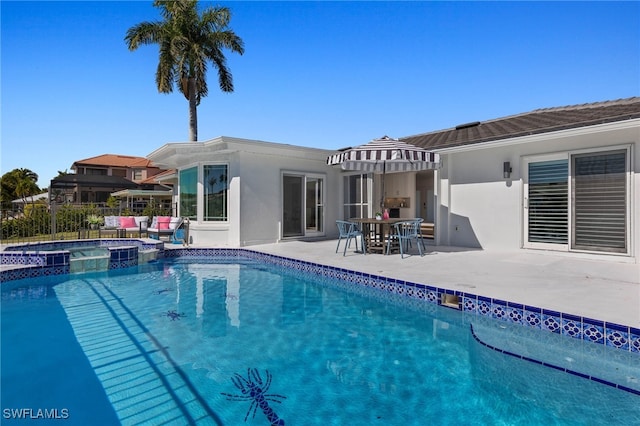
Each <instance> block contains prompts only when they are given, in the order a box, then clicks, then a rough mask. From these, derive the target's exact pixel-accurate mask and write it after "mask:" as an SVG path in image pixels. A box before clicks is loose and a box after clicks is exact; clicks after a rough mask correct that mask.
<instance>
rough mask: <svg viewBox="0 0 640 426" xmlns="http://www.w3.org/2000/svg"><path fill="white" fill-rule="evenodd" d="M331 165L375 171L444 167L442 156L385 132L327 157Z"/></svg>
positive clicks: (404, 170) (387, 171)
mask: <svg viewBox="0 0 640 426" xmlns="http://www.w3.org/2000/svg"><path fill="white" fill-rule="evenodd" d="M327 164H328V165H331V166H333V165H340V167H341V168H342V169H343V170H355V171H363V172H371V173H396V172H408V171H419V170H433V169H437V168H439V167H440V156H439V155H438V154H436V153H434V152H430V151H427V150H425V149H422V148H418V147H417V146H415V145H411V144H408V143H405V142H401V141H399V140H398V139H393V138H390V137H389V136H383V137H382V138H380V139H374V140H372V141H371V142H369V143H367V144H364V145H360V146H357V147H354V148H348V149H346V150H344V151H342V152H339V153H337V154H333V155H330V156H329V157H328V158H327Z"/></svg>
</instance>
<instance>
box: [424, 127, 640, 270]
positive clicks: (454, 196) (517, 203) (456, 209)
mask: <svg viewBox="0 0 640 426" xmlns="http://www.w3.org/2000/svg"><path fill="white" fill-rule="evenodd" d="M626 146H631V154H630V162H631V174H630V179H629V181H630V191H631V197H630V200H629V201H630V206H629V208H630V213H631V214H630V223H629V225H630V228H631V235H630V241H629V243H630V248H631V250H630V251H631V256H632V257H634V256H635V257H637V256H638V253H640V241H639V240H640V238H639V236H638V234H639V233H638V226H639V223H638V215H639V210H638V209H639V208H640V195H639V190H640V120H630V121H627V122H618V123H611V124H603V125H598V126H592V127H590V128H582V129H573V130H567V131H560V132H554V133H547V134H543V135H532V136H527V137H522V138H515V139H511V140H504V141H497V142H493V143H491V142H490V143H486V144H476V145H472V146H469V147H459V148H452V149H449V150H442V151H440V155H441V158H442V162H443V168H442V169H441V170H440V171H438V173H437V182H436V190H437V199H438V218H437V227H438V233H437V238H438V241H437V242H438V243H439V244H445V245H453V246H465V247H482V248H486V249H517V248H520V247H522V246H523V238H524V237H523V220H524V219H523V218H524V211H523V180H522V178H523V175H522V167H523V163H524V160H525V158H527V156H532V155H542V154H550V153H560V152H567V151H579V150H583V149H598V148H606V147H612V148H614V147H626ZM505 161H510V162H511V167H512V169H513V172H512V174H511V178H509V179H505V178H503V176H502V172H503V162H505Z"/></svg>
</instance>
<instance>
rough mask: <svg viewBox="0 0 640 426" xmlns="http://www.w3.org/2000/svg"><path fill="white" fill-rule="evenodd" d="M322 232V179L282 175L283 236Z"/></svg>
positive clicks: (300, 235) (320, 233) (310, 234)
mask: <svg viewBox="0 0 640 426" xmlns="http://www.w3.org/2000/svg"><path fill="white" fill-rule="evenodd" d="M323 233H324V178H323V177H318V176H312V175H306V174H290V173H285V174H283V176H282V236H283V237H284V238H288V237H302V236H313V235H322V234H323Z"/></svg>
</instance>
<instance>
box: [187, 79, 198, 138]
mask: <svg viewBox="0 0 640 426" xmlns="http://www.w3.org/2000/svg"><path fill="white" fill-rule="evenodd" d="M187 84H188V85H189V141H191V142H196V141H197V140H198V105H197V102H196V79H195V78H193V77H189V80H188V83H187Z"/></svg>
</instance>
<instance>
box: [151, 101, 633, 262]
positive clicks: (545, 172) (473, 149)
mask: <svg viewBox="0 0 640 426" xmlns="http://www.w3.org/2000/svg"><path fill="white" fill-rule="evenodd" d="M401 139H402V140H403V141H405V142H408V143H412V144H414V145H417V146H419V147H423V148H427V149H430V150H433V151H435V152H438V153H439V154H440V158H441V160H442V167H441V168H440V169H439V170H435V171H433V170H432V171H424V172H408V173H395V174H387V175H386V177H385V184H384V189H385V194H380V188H381V184H380V183H381V176H380V175H371V174H366V173H365V174H362V173H359V172H345V171H341V170H340V169H339V168H334V167H330V166H327V165H326V159H327V157H328V156H329V155H330V154H333V153H335V151H334V150H331V151H329V150H320V149H314V148H305V147H300V146H293V145H284V144H275V143H269V142H261V141H252V140H244V139H237V138H229V137H219V138H216V139H213V140H210V141H206V142H188V143H171V144H167V145H164V146H163V147H161V148H159V149H158V150H156V151H154V152H152V153H151V154H150V155H149V156H148V158H149V159H150V160H151V161H152V162H153V163H154V164H156V165H158V166H162V167H165V168H171V169H176V173H175V175H172V176H171V177H170V178H168V179H169V180H170V181H171V182H172V183H174V184H175V186H174V188H175V197H176V201H177V202H178V204H179V215H181V216H186V217H189V218H190V219H191V225H190V230H191V232H190V235H191V237H192V239H193V242H194V243H198V244H211V245H217V246H246V245H252V244H260V243H271V242H277V241H281V240H286V239H292V238H316V237H328V238H331V237H336V236H337V229H336V226H335V220H337V219H345V218H350V217H371V216H372V215H373V213H374V211H375V210H378V207H377V206H378V200H379V199H380V197H383V198H384V199H385V202H386V206H387V207H389V208H390V210H391V213H392V216H396V217H401V218H404V217H422V218H423V219H425V221H426V222H431V223H433V224H434V226H435V243H436V244H440V245H452V246H462V247H477V248H491V249H505V250H513V249H518V248H531V249H538V248H539V249H546V250H560V251H580V252H588V253H607V254H615V255H619V256H625V257H626V258H629V259H631V260H635V261H637V259H638V253H639V252H640V238H639V236H638V226H639V223H638V218H637V217H638V215H639V213H638V208H640V207H639V206H640V195H639V188H640V177H639V176H640V174H639V172H640V98H629V99H623V100H618V101H610V102H599V103H593V104H585V105H575V106H568V107H558V108H548V109H541V110H535V111H531V112H528V113H524V114H518V115H514V116H510V117H505V118H499V119H494V120H487V121H483V122H474V123H467V124H464V125H460V126H457V127H456V128H453V129H446V130H442V131H437V132H431V133H425V134H421V135H416V136H408V137H404V138H401ZM364 142H366V141H352V145H359V144H362V143H364ZM617 259H623V258H620V257H618V258H617Z"/></svg>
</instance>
